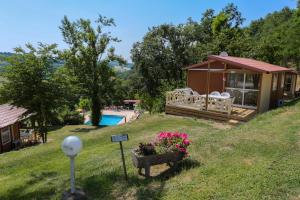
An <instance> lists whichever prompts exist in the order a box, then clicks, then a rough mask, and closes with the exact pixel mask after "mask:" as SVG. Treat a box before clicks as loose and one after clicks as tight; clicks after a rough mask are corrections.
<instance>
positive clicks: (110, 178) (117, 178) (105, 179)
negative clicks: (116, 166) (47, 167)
mask: <svg viewBox="0 0 300 200" xmlns="http://www.w3.org/2000/svg"><path fill="white" fill-rule="evenodd" d="M199 166H201V164H200V163H199V162H198V161H195V160H191V159H186V160H184V161H182V162H180V163H179V164H178V167H177V169H176V170H173V169H168V170H166V171H164V172H162V173H160V174H159V175H158V176H155V177H150V178H143V177H142V176H139V175H138V173H134V175H131V174H130V175H129V177H128V181H127V182H126V181H125V180H124V175H123V174H122V171H120V170H116V171H107V172H104V173H101V174H98V175H92V176H90V177H86V178H84V179H82V180H80V185H81V186H82V188H83V190H84V191H85V192H86V194H87V196H88V198H89V199H99V198H100V199H116V198H118V197H120V198H123V199H127V198H132V197H135V199H139V200H145V199H160V198H161V197H162V196H163V192H164V189H165V184H166V181H167V180H168V179H169V178H171V177H174V176H176V175H178V174H179V173H181V172H182V171H183V170H189V169H192V168H195V167H199ZM128 195H129V196H128Z"/></svg>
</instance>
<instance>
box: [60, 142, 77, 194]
mask: <svg viewBox="0 0 300 200" xmlns="http://www.w3.org/2000/svg"><path fill="white" fill-rule="evenodd" d="M81 148H82V142H81V140H80V138H79V137H77V136H69V137H66V138H65V139H64V141H63V142H62V144H61V149H62V151H63V152H64V154H65V155H66V156H68V157H69V158H70V172H71V174H70V175H71V177H70V183H71V194H75V192H76V191H75V166H74V159H75V157H76V156H77V154H78V153H79V152H80V150H81Z"/></svg>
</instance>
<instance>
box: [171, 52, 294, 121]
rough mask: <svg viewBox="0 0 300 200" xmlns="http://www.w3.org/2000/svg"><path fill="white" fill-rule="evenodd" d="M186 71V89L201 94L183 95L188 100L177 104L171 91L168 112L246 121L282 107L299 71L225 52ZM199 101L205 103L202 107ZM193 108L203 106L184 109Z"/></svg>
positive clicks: (291, 91) (292, 90) (212, 56)
mask: <svg viewBox="0 0 300 200" xmlns="http://www.w3.org/2000/svg"><path fill="white" fill-rule="evenodd" d="M185 70H186V71H187V88H190V89H191V90H192V91H194V93H196V94H197V95H198V96H197V95H196V96H195V95H193V96H190V97H182V98H187V99H188V100H183V101H182V102H185V103H182V102H181V103H176V102H178V100H175V99H178V97H175V98H174V97H172V95H171V94H170V95H171V96H170V95H169V96H168V97H167V98H169V100H168V99H167V105H166V112H167V113H170V114H176V112H181V113H183V114H184V115H191V113H192V114H194V115H195V116H200V117H201V116H204V117H205V116H206V117H207V118H211V117H209V116H215V117H216V118H218V119H222V118H224V119H237V120H240V121H246V120H248V119H250V118H251V117H253V116H254V115H255V114H256V113H262V112H265V111H267V110H270V109H272V108H276V107H278V106H281V105H282V104H283V99H284V94H285V93H286V94H287V93H288V94H289V95H290V96H293V95H294V94H295V91H296V89H297V73H296V72H294V71H293V70H291V69H289V68H285V67H281V66H277V65H273V64H269V63H266V62H262V61H258V60H254V59H249V58H240V57H232V56H228V55H226V54H225V55H224V54H223V55H210V56H208V60H207V61H205V62H202V63H198V64H194V65H192V66H189V67H186V68H185ZM287 80H288V81H287ZM298 89H299V88H298ZM212 92H220V93H229V94H230V97H231V100H225V99H221V100H219V99H218V98H210V96H209V94H211V93H212ZM175 93H176V92H175ZM191 93H193V92H191ZM177 95H178V94H177ZM173 96H174V95H173ZM200 96H201V97H202V99H201V98H200ZM182 98H181V99H182ZM191 99H192V100H191ZM174 100H175V101H174ZM174 102H175V103H174ZM186 102H189V103H186ZM197 102H198V103H197ZM199 102H200V104H201V102H202V104H203V106H202V107H201V106H199ZM183 107H184V108H183ZM193 107H194V108H195V107H196V108H197V109H198V108H199V107H200V111H199V109H198V111H197V112H194V111H193V110H189V111H187V112H185V111H186V110H185V111H184V109H190V108H193ZM225 107H226V108H225ZM179 108H180V111H178V109H179ZM210 108H211V109H210ZM176 109H177V111H176ZM194 110H195V109H194ZM218 111H220V112H218ZM222 111H225V112H226V113H225V112H222ZM226 114H227V115H226Z"/></svg>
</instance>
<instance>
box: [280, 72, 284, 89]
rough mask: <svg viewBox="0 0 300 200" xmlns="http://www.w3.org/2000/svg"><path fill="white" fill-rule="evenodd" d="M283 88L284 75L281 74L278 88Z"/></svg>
mask: <svg viewBox="0 0 300 200" xmlns="http://www.w3.org/2000/svg"><path fill="white" fill-rule="evenodd" d="M283 87H284V74H281V82H280V88H281V89H282V88H283Z"/></svg>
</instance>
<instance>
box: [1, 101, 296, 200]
mask: <svg viewBox="0 0 300 200" xmlns="http://www.w3.org/2000/svg"><path fill="white" fill-rule="evenodd" d="M161 130H170V131H183V132H187V133H189V134H190V136H191V140H192V141H193V143H192V145H191V146H190V147H191V148H190V158H189V159H187V160H185V161H184V162H183V163H181V165H180V168H179V170H178V171H177V172H176V173H164V174H162V175H159V176H157V177H155V178H151V179H144V178H143V177H140V176H138V174H137V169H135V168H134V167H133V165H132V162H131V157H130V149H132V148H133V147H136V146H137V145H138V143H139V142H143V141H147V140H151V139H152V138H153V136H154V135H155V134H156V133H157V132H159V131H161ZM117 133H128V134H129V137H130V140H129V141H128V142H125V143H124V147H125V156H126V163H127V167H128V174H129V182H128V183H127V182H125V181H124V178H123V171H122V168H121V158H120V151H119V145H118V144H117V143H111V142H110V135H111V134H117ZM68 135H78V136H80V137H81V139H82V140H83V144H84V148H83V151H82V152H81V153H80V154H79V155H78V157H77V158H76V170H77V171H76V176H77V177H76V178H77V184H78V185H80V186H81V187H82V188H83V189H84V190H85V191H86V193H87V195H88V197H89V198H90V199H170V200H171V199H172V200H173V199H239V200H241V199H291V200H294V199H300V159H299V158H300V140H299V137H300V103H297V104H295V105H291V106H287V107H284V108H280V109H277V110H274V111H271V112H268V113H266V114H263V115H260V116H258V117H257V118H256V119H254V120H252V121H250V122H248V123H246V124H243V125H240V126H238V127H234V128H230V127H229V128H228V127H227V128H226V126H225V127H224V126H223V125H222V124H218V123H214V122H210V121H205V120H196V119H191V118H181V117H174V116H166V115H164V114H159V115H153V116H144V117H143V118H141V119H140V120H137V121H135V122H133V123H131V124H127V125H124V126H118V127H108V128H102V129H96V130H95V129H93V128H91V127H88V126H65V127H63V128H60V129H56V130H53V131H51V133H50V134H49V143H48V144H45V145H39V146H35V147H31V148H26V149H22V150H20V151H15V152H9V153H5V154H2V155H0V199H1V200H4V199H14V200H15V199H22V200H23V199H59V198H60V197H61V193H62V191H63V190H64V189H65V188H66V187H69V161H68V159H67V158H66V157H65V156H64V155H63V153H62V152H61V149H60V144H61V142H62V140H63V138H64V137H66V136H68ZM163 169H166V167H165V166H159V167H155V168H154V169H153V174H154V175H155V174H159V173H160V172H162V170H163Z"/></svg>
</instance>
